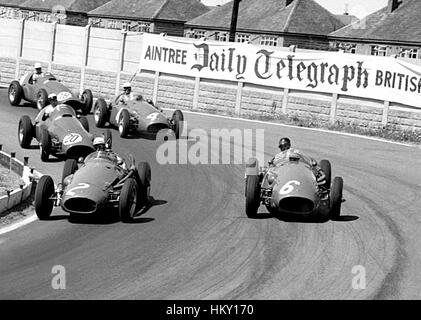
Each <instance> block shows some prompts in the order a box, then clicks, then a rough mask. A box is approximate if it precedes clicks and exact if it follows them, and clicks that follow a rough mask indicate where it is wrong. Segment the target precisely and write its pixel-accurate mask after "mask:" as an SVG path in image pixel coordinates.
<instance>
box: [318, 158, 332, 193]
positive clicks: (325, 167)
mask: <svg viewBox="0 0 421 320" xmlns="http://www.w3.org/2000/svg"><path fill="white" fill-rule="evenodd" d="M320 169H322V171H323V173H324V174H325V176H326V183H325V185H324V187H325V188H326V189H327V190H329V189H330V183H331V181H332V180H331V179H332V178H331V176H332V169H331V165H330V162H329V160H321V161H320Z"/></svg>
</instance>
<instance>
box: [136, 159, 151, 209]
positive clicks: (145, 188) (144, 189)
mask: <svg viewBox="0 0 421 320" xmlns="http://www.w3.org/2000/svg"><path fill="white" fill-rule="evenodd" d="M137 172H138V173H139V177H140V182H141V183H142V185H141V186H140V190H139V197H138V200H139V202H138V204H139V206H146V205H147V204H148V201H149V194H150V189H151V178H152V172H151V166H150V165H149V163H147V162H140V163H139V165H138V166H137Z"/></svg>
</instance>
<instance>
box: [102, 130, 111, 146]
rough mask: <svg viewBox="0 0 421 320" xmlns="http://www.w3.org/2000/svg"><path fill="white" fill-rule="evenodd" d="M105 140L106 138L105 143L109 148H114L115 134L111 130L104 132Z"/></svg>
mask: <svg viewBox="0 0 421 320" xmlns="http://www.w3.org/2000/svg"><path fill="white" fill-rule="evenodd" d="M104 140H105V145H106V147H107V148H108V149H112V148H113V135H112V134H111V130H109V129H107V130H106V131H105V132H104Z"/></svg>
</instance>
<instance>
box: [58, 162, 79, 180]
mask: <svg viewBox="0 0 421 320" xmlns="http://www.w3.org/2000/svg"><path fill="white" fill-rule="evenodd" d="M77 169H78V166H77V162H76V160H75V159H67V160H66V162H65V163H64V167H63V173H62V175H61V182H62V183H63V182H64V179H66V178H67V177H68V176H70V175H71V174H73V173H75V172H76V170H77Z"/></svg>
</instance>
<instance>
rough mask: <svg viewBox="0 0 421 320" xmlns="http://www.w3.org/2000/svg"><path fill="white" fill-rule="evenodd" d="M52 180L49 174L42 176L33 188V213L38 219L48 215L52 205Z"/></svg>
mask: <svg viewBox="0 0 421 320" xmlns="http://www.w3.org/2000/svg"><path fill="white" fill-rule="evenodd" d="M53 195H54V182H53V179H52V178H51V177H50V176H42V177H41V179H39V181H38V184H37V187H36V189H35V213H36V214H37V216H38V219H40V220H46V219H48V217H50V215H51V212H52V211H53V207H54V200H52V199H51V197H52V196H53Z"/></svg>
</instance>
